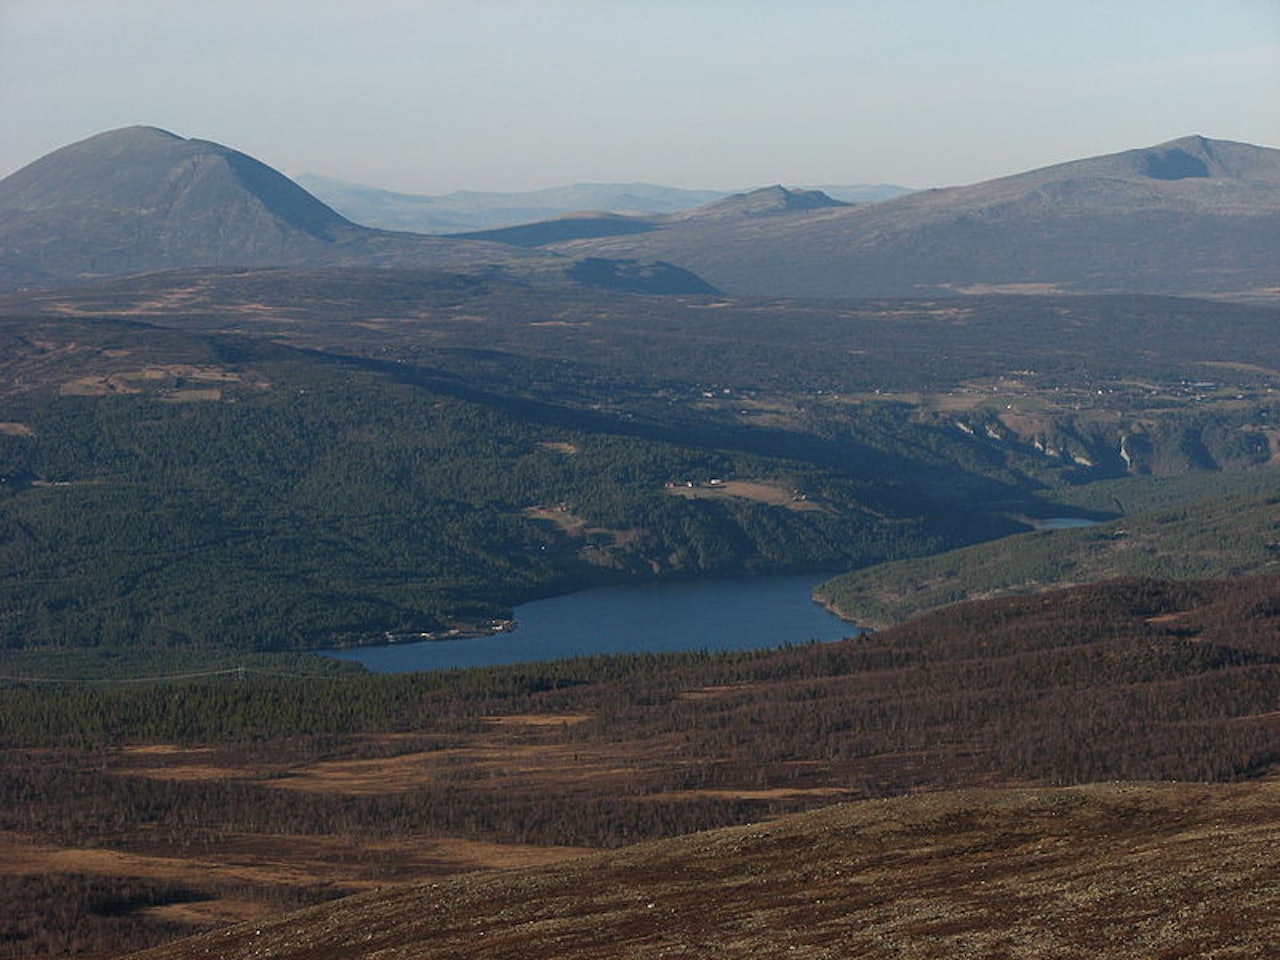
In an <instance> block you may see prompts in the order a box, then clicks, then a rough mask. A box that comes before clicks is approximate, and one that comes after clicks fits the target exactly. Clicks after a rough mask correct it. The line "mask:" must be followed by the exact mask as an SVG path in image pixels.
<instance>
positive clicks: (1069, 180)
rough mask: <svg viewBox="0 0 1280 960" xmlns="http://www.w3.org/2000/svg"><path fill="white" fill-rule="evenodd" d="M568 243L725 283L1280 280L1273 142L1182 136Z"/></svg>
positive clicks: (1078, 285)
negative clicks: (851, 203) (822, 202)
mask: <svg viewBox="0 0 1280 960" xmlns="http://www.w3.org/2000/svg"><path fill="white" fill-rule="evenodd" d="M555 249H558V250H560V251H562V252H573V253H575V254H579V255H581V254H585V253H591V254H593V255H597V256H629V257H645V258H658V259H663V260H667V261H670V262H672V263H677V264H679V265H681V266H683V267H686V268H688V269H690V270H693V271H695V272H697V273H698V274H699V275H700V276H702V277H703V278H705V279H706V280H707V281H708V282H709V283H712V284H714V285H715V286H717V287H719V288H720V289H722V290H726V291H729V292H731V293H736V294H744V295H745V294H755V295H765V296H911V295H935V294H939V293H954V292H969V291H973V290H980V289H984V288H992V287H997V288H999V287H1005V288H1010V287H1012V288H1015V289H1020V290H1027V289H1038V290H1041V291H1045V290H1053V289H1058V290H1062V291H1069V292H1086V291H1088V292H1130V293H1170V294H1198V293H1242V292H1247V291H1257V290H1266V289H1267V288H1274V287H1276V286H1278V285H1280V264H1278V263H1277V260H1276V257H1275V251H1276V250H1277V249H1280V150H1272V149H1266V148H1262V147H1255V146H1251V145H1248V144H1240V143H1230V142H1225V141H1216V140H1207V139H1205V138H1203V137H1185V138H1182V139H1180V140H1174V141H1170V142H1169V143H1166V144H1161V145H1159V146H1155V147H1150V148H1146V149H1141V150H1131V151H1126V152H1124V153H1119V154H1113V155H1110V156H1104V157H1097V158H1092V159H1087V160H1078V161H1073V162H1070V163H1065V164H1060V165H1057V166H1053V167H1047V168H1045V169H1042V170H1036V171H1031V172H1029V173H1024V174H1019V175H1016V176H1012V177H1005V178H1001V179H998V180H992V181H987V182H985V183H979V184H974V185H971V186H964V187H953V188H948V189H943V190H929V191H922V192H919V193H914V194H910V195H908V196H905V197H900V198H896V199H893V200H888V201H885V202H882V203H875V204H866V205H862V206H856V207H843V208H829V209H818V210H812V211H807V212H806V211H802V212H794V213H790V214H788V215H785V216H784V215H778V216H775V217H771V218H767V219H756V218H752V219H742V218H739V219H733V220H727V221H723V222H720V221H716V220H712V219H708V218H705V217H702V218H690V219H687V220H684V221H682V222H678V223H672V224H669V225H668V226H667V227H666V228H665V229H662V230H660V231H654V232H650V233H646V234H639V235H635V236H627V237H610V238H602V239H596V240H580V241H576V242H570V243H564V244H560V245H558V246H557V247H556V248H555Z"/></svg>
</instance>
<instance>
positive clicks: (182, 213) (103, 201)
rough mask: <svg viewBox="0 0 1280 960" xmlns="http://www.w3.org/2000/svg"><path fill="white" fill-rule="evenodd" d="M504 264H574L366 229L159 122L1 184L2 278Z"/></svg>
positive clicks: (548, 269)
mask: <svg viewBox="0 0 1280 960" xmlns="http://www.w3.org/2000/svg"><path fill="white" fill-rule="evenodd" d="M587 259H588V261H589V262H590V263H591V264H594V265H597V266H596V269H594V270H593V271H589V273H590V276H591V277H592V278H594V281H593V282H596V283H603V284H604V285H616V286H620V287H622V288H626V289H639V290H652V291H655V292H686V293H696V292H706V291H708V290H710V288H709V287H708V286H707V285H706V284H704V283H702V281H700V280H699V279H698V278H696V277H693V276H692V275H689V274H687V273H686V272H685V271H682V270H679V269H678V268H674V267H668V266H665V265H628V264H613V265H611V266H610V267H609V268H608V269H600V268H599V266H598V265H599V263H600V258H598V257H595V256H594V255H588V257H587ZM296 265H308V266H366V267H368V266H374V267H418V268H421V267H429V268H441V269H450V270H468V269H476V268H480V267H488V268H490V269H492V268H495V267H501V268H504V269H505V270H507V271H508V272H510V273H513V274H516V275H519V276H542V277H555V278H565V277H567V276H568V274H569V271H571V270H572V269H574V267H575V258H573V257H572V256H569V257H565V256H562V255H558V254H552V253H537V252H532V253H526V252H525V251H522V250H517V249H515V248H512V247H510V246H507V245H502V246H499V245H494V244H486V243H481V242H478V241H469V240H457V239H442V238H439V237H430V236H426V235H423V234H415V233H399V232H392V231H387V230H375V229H371V228H369V227H363V226H359V225H357V224H355V223H352V222H351V221H350V220H348V219H346V218H345V217H343V216H341V215H340V214H338V213H337V212H335V211H334V210H333V209H332V208H331V207H329V206H327V205H326V204H324V203H323V202H321V201H320V200H318V199H317V198H316V197H314V196H313V195H312V194H310V193H308V192H307V191H306V190H304V189H303V188H302V187H300V186H299V185H298V184H296V183H294V182H293V181H292V180H290V179H289V178H288V177H286V176H284V175H283V174H281V173H279V172H278V171H276V170H274V169H272V168H271V167H268V166H266V165H265V164H263V163H260V162H259V161H257V160H255V159H253V158H252V157H249V156H247V155H245V154H243V153H240V152H239V151H236V150H232V149H230V148H228V147H224V146H221V145H220V144H216V143H210V142H208V141H205V140H195V139H192V140H188V139H184V138H182V137H179V136H175V135H174V134H172V133H169V132H167V131H164V130H159V129H157V128H155V127H143V126H139V127H127V128H124V129H120V130H113V131H109V132H107V133H102V134H98V135H97V136H94V137H90V138H88V139H87V140H82V141H80V142H78V143H74V144H71V145H70V146H67V147H63V148H62V149H60V150H56V151H54V152H53V153H51V154H48V155H47V156H45V157H43V158H41V159H39V160H37V161H35V162H34V163H31V164H29V165H28V166H26V167H24V168H23V169H21V170H19V171H17V172H16V173H14V174H12V175H10V176H9V177H6V178H5V179H4V180H0V285H3V286H9V287H15V286H55V285H58V284H64V283H73V282H80V281H84V280H91V279H95V278H101V277H106V276H119V275H127V274H134V273H147V272H153V271H157V270H166V269H176V268H183V267H277V266H296Z"/></svg>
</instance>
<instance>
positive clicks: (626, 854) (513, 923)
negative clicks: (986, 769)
mask: <svg viewBox="0 0 1280 960" xmlns="http://www.w3.org/2000/svg"><path fill="white" fill-rule="evenodd" d="M1278 844H1280V790H1278V789H1277V788H1276V785H1274V784H1268V785H1250V786H1234V787H1207V786H1190V785H1176V784H1158V785H1157V784H1113V785H1105V786H1093V787H1086V788H1078V789H1073V790H1015V791H1008V792H1003V791H965V792H959V793H953V794H940V795H939V794H934V795H926V796H916V797H904V798H899V799H895V800H889V801H869V802H865V803H859V804H851V805H847V806H839V807H833V808H830V809H827V810H823V811H820V812H817V813H811V814H805V815H801V816H795V817H791V818H788V819H785V820H782V821H779V822H777V823H772V824H768V825H764V826H750V827H739V828H735V829H730V830H721V831H716V832H714V833H706V834H698V835H695V836H691V837H687V838H679V839H675V840H669V841H665V842H661V843H655V844H649V845H645V846H640V847H634V848H631V849H628V850H623V851H619V852H615V853H609V854H604V855H597V856H594V857H589V858H584V859H582V860H577V861H573V862H570V863H567V864H563V865H556V866H551V867H544V868H540V869H533V870H521V871H514V872H493V873H482V874H474V875H470V876H464V877H460V878H457V879H453V880H448V881H444V882H440V883H432V884H429V885H422V886H411V887H401V888H397V889H393V890H389V891H380V892H377V893H372V894H366V895H363V896H359V897H353V898H350V899H347V900H341V901H338V902H337V903H333V904H325V905H322V906H319V907H315V908H312V909H310V910H306V911H303V912H300V913H297V914H293V915H290V916H286V917H282V918H279V919H276V920H270V921H258V922H254V923H251V924H247V925H243V926H240V927H237V928H233V929H229V930H222V931H218V932H215V933H211V934H207V935H205V936H203V937H199V938H196V939H192V940H186V941H181V942H179V943H176V944H174V945H171V946H168V947H164V948H161V949H158V950H154V951H151V952H149V953H147V954H143V955H140V956H145V957H146V958H148V960H166V958H175V960H176V958H188V957H195V956H206V955H216V956H218V957H220V958H222V960H236V958H249V957H272V958H276V960H303V958H306V960H329V958H334V960H337V958H342V960H362V958H370V960H371V958H374V957H377V958H379V960H409V958H412V960H433V958H441V960H443V958H450V960H452V958H454V957H461V956H465V957H470V958H475V960H484V958H495V960H497V958H504V960H505V958H511V957H519V958H521V960H544V958H545V960H617V958H627V957H633V958H641V957H643V958H650V957H661V956H678V957H697V958H721V960H727V958H742V960H748V958H750V960H757V958H762V957H811V958H817V957H825V958H836V957H840V958H844V957H861V958H867V960H875V958H900V957H904V956H909V957H913V958H919V960H926V958H937V960H957V958H966V957H973V958H978V957H1006V958H1026V960H1031V958H1036V960H1040V958H1044V957H1064V958H1065V957H1073V958H1074V957H1089V958H1092V960H1101V958H1116V960H1121V958H1123V960H1131V958H1133V957H1157V956H1158V957H1192V956H1194V957H1206V958H1207V957H1261V956H1264V955H1266V954H1267V951H1269V950H1270V949H1271V948H1272V947H1273V946H1274V944H1275V942H1276V940H1277V937H1280V864H1278V863H1277V860H1276V858H1275V857H1274V856H1273V855H1272V854H1271V851H1273V850H1274V849H1275V848H1276V846H1277V845H1278Z"/></svg>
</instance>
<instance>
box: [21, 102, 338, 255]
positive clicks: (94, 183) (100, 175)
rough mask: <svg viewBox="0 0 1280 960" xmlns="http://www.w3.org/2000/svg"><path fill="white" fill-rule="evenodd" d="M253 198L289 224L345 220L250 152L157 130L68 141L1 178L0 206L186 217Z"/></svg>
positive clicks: (317, 227) (316, 230) (315, 225)
mask: <svg viewBox="0 0 1280 960" xmlns="http://www.w3.org/2000/svg"><path fill="white" fill-rule="evenodd" d="M246 203H256V204H260V205H261V206H262V207H265V208H266V210H267V211H269V212H270V213H271V214H272V215H274V216H275V217H278V218H279V219H280V220H282V221H283V222H284V224H286V225H287V226H288V227H290V228H293V229H296V230H302V231H303V232H305V233H308V234H312V235H314V236H327V235H328V234H329V232H330V231H331V230H332V229H333V228H335V227H338V226H343V225H347V224H348V221H347V220H346V219H345V218H343V217H342V216H340V215H339V214H337V213H336V212H334V211H333V210H332V209H330V208H329V207H327V206H326V205H325V204H323V203H321V202H320V201H319V200H317V199H316V198H315V197H313V196H312V195H311V194H309V193H307V192H306V191H305V190H303V189H302V188H301V187H300V186H298V185H297V184H296V183H294V182H293V181H292V180H290V179H289V178H288V177H286V176H284V175H283V174H281V173H279V172H278V171H276V170H273V169H272V168H271V167H268V166H266V165H265V164H263V163H260V162H259V161H257V160H255V159H253V158H252V157H250V156H248V155H246V154H243V153H240V152H239V151H237V150H232V149H231V148H229V147H224V146H222V145H221V144H217V143H212V142H210V141H207V140H188V139H185V138H183V137H180V136H178V135H176V134H173V133H170V132H169V131H167V130H162V129H160V128H159V127H149V126H133V127H123V128H121V129H118V130H109V131H107V132H105V133H100V134H97V135H95V136H92V137H89V138H87V139H85V140H80V141H78V142H76V143H73V144H70V145H68V146H66V147H63V148H61V149H60V150H55V151H54V152H53V153H50V154H47V155H46V156H44V157H41V158H40V159H39V160H36V161H35V162H34V163H31V164H28V165H27V166H26V167H23V168H22V169H21V170H19V171H17V172H16V173H14V174H13V175H12V176H9V177H6V178H5V179H4V180H3V181H0V210H13V211H26V212H33V211H52V210H74V209H78V208H93V209H96V210H113V211H116V212H117V213H118V214H120V215H143V216H159V215H163V214H164V213H166V212H170V211H176V210H182V211H184V213H185V214H186V215H187V216H191V215H193V214H195V215H199V214H204V213H207V212H212V211H214V210H217V209H230V208H236V207H243V206H244V205H245V204H246Z"/></svg>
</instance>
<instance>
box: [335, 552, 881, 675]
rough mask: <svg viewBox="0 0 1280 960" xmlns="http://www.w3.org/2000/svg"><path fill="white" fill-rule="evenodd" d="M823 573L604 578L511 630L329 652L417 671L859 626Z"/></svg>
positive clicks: (850, 630)
mask: <svg viewBox="0 0 1280 960" xmlns="http://www.w3.org/2000/svg"><path fill="white" fill-rule="evenodd" d="M823 579H824V578H822V577H820V576H816V575H813V574H805V575H800V576H770V577H745V578H741V579H726V580H691V581H680V582H676V583H658V584H639V585H632V586H619V587H596V588H594V589H591V590H583V591H581V592H579V593H572V594H568V595H566V596H561V597H552V598H551V599H548V600H537V601H534V602H533V603H526V604H524V605H522V606H519V607H516V609H515V616H516V624H517V626H516V629H515V630H513V631H511V632H508V633H498V634H494V635H493V636H491V637H475V638H472V639H466V640H443V641H427V642H422V643H404V644H393V645H389V646H379V647H359V648H356V649H351V650H329V651H325V653H326V654H327V655H328V656H331V657H338V658H341V659H344V660H355V661H357V662H359V663H361V664H363V665H364V666H365V667H366V668H368V669H369V670H372V671H374V672H376V673H409V672H414V671H419V670H447V669H450V668H453V667H480V666H490V665H494V664H504V663H524V662H527V661H533V660H557V659H562V658H565V657H578V656H589V655H592V654H600V653H604V654H610V653H644V652H669V651H681V650H750V649H758V648H763V647H780V646H783V645H784V644H788V643H805V642H807V641H809V640H839V639H841V638H843V637H848V636H852V635H854V634H856V633H858V632H859V631H858V628H857V627H856V626H854V625H853V624H851V623H847V622H845V621H843V620H841V619H839V618H838V617H836V616H834V615H832V614H831V613H828V612H827V611H826V610H825V609H824V608H823V607H821V606H819V605H818V604H816V603H814V602H813V599H812V592H813V588H814V587H815V586H817V585H818V584H819V583H820V582H822V580H823Z"/></svg>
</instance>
